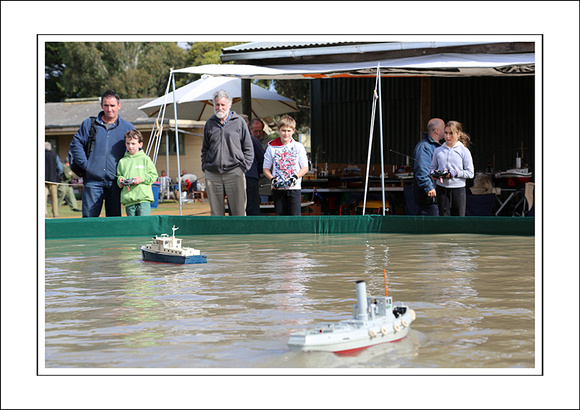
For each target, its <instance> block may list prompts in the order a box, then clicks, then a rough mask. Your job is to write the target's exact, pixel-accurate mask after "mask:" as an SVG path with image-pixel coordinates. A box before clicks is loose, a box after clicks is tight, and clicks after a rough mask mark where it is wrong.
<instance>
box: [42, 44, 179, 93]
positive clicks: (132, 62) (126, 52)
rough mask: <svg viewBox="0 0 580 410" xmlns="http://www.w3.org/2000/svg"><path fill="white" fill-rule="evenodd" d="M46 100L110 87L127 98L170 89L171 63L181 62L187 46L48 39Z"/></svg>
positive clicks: (174, 65)
mask: <svg viewBox="0 0 580 410" xmlns="http://www.w3.org/2000/svg"><path fill="white" fill-rule="evenodd" d="M45 55H46V60H45V76H46V101H61V100H62V99H63V98H81V97H96V96H100V95H101V94H102V93H103V91H105V90H106V89H114V90H116V91H117V92H118V93H119V94H120V95H121V96H122V98H146V97H157V96H160V95H163V94H164V93H165V88H166V85H167V80H168V77H169V72H170V69H171V68H172V67H174V68H179V67H182V66H183V64H184V62H185V56H186V51H185V50H183V49H182V48H181V47H179V46H178V45H177V43H168V42H165V43H159V42H146V43H143V42H101V43H90V42H58V43H46V49H45Z"/></svg>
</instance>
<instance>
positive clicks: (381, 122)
mask: <svg viewBox="0 0 580 410" xmlns="http://www.w3.org/2000/svg"><path fill="white" fill-rule="evenodd" d="M377 78H378V83H379V87H378V88H379V127H380V133H381V134H380V135H381V191H382V194H383V216H384V215H385V161H384V158H383V156H384V153H383V104H382V97H381V63H379V64H378V65H377Z"/></svg>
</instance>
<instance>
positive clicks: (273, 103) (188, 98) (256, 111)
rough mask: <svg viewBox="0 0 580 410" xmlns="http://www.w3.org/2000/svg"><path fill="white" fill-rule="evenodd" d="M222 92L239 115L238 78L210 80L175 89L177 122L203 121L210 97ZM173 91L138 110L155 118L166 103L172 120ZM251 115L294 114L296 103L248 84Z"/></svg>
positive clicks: (208, 113)
mask: <svg viewBox="0 0 580 410" xmlns="http://www.w3.org/2000/svg"><path fill="white" fill-rule="evenodd" d="M219 89H223V90H226V91H227V92H228V93H229V94H230V95H231V97H232V99H233V101H232V110H233V111H235V112H238V113H240V112H242V103H241V98H242V86H241V80H240V79H239V78H226V77H210V76H204V77H203V78H201V79H199V80H197V81H194V82H192V83H189V84H187V85H185V86H183V87H180V88H178V89H176V90H175V98H176V103H177V114H178V119H187V120H194V121H206V120H208V119H209V118H210V117H211V116H212V115H213V114H214V110H213V94H214V93H215V92H216V91H217V90H219ZM173 96H174V92H170V93H168V94H167V95H164V96H162V97H159V98H157V99H155V100H153V101H151V102H149V103H147V104H145V105H143V106H141V107H139V109H140V110H141V111H143V112H145V113H146V114H147V116H149V117H152V116H155V115H158V113H159V111H160V110H161V109H162V107H163V105H164V104H166V109H165V117H166V118H174V110H173V100H174V98H173ZM251 98H252V114H253V115H254V116H255V117H257V118H265V117H270V116H272V115H278V114H285V113H288V112H295V111H298V108H297V107H296V103H295V102H294V101H292V100H291V99H289V98H286V97H283V96H281V95H280V94H278V93H276V92H274V91H269V90H266V89H264V88H262V87H260V86H258V85H255V84H251Z"/></svg>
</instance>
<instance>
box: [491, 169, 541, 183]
mask: <svg viewBox="0 0 580 410" xmlns="http://www.w3.org/2000/svg"><path fill="white" fill-rule="evenodd" d="M495 179H496V180H507V182H508V185H509V186H514V185H519V184H524V183H526V182H530V180H531V179H532V173H531V172H529V171H528V168H514V169H508V170H507V171H503V172H499V173H497V174H495Z"/></svg>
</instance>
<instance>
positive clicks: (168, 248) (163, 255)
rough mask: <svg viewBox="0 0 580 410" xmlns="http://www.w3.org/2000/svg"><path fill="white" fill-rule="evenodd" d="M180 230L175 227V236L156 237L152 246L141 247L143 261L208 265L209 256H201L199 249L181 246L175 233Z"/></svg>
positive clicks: (162, 235) (163, 235)
mask: <svg viewBox="0 0 580 410" xmlns="http://www.w3.org/2000/svg"><path fill="white" fill-rule="evenodd" d="M177 229H179V228H176V227H175V225H173V236H169V235H167V234H161V236H157V235H155V238H153V242H152V243H151V244H150V245H146V246H142V247H141V254H142V255H143V260H146V261H150V262H162V263H178V264H184V263H207V256H206V255H201V252H200V251H199V250H198V249H194V248H185V247H182V246H181V239H177V238H176V237H175V231H176V230H177Z"/></svg>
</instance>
